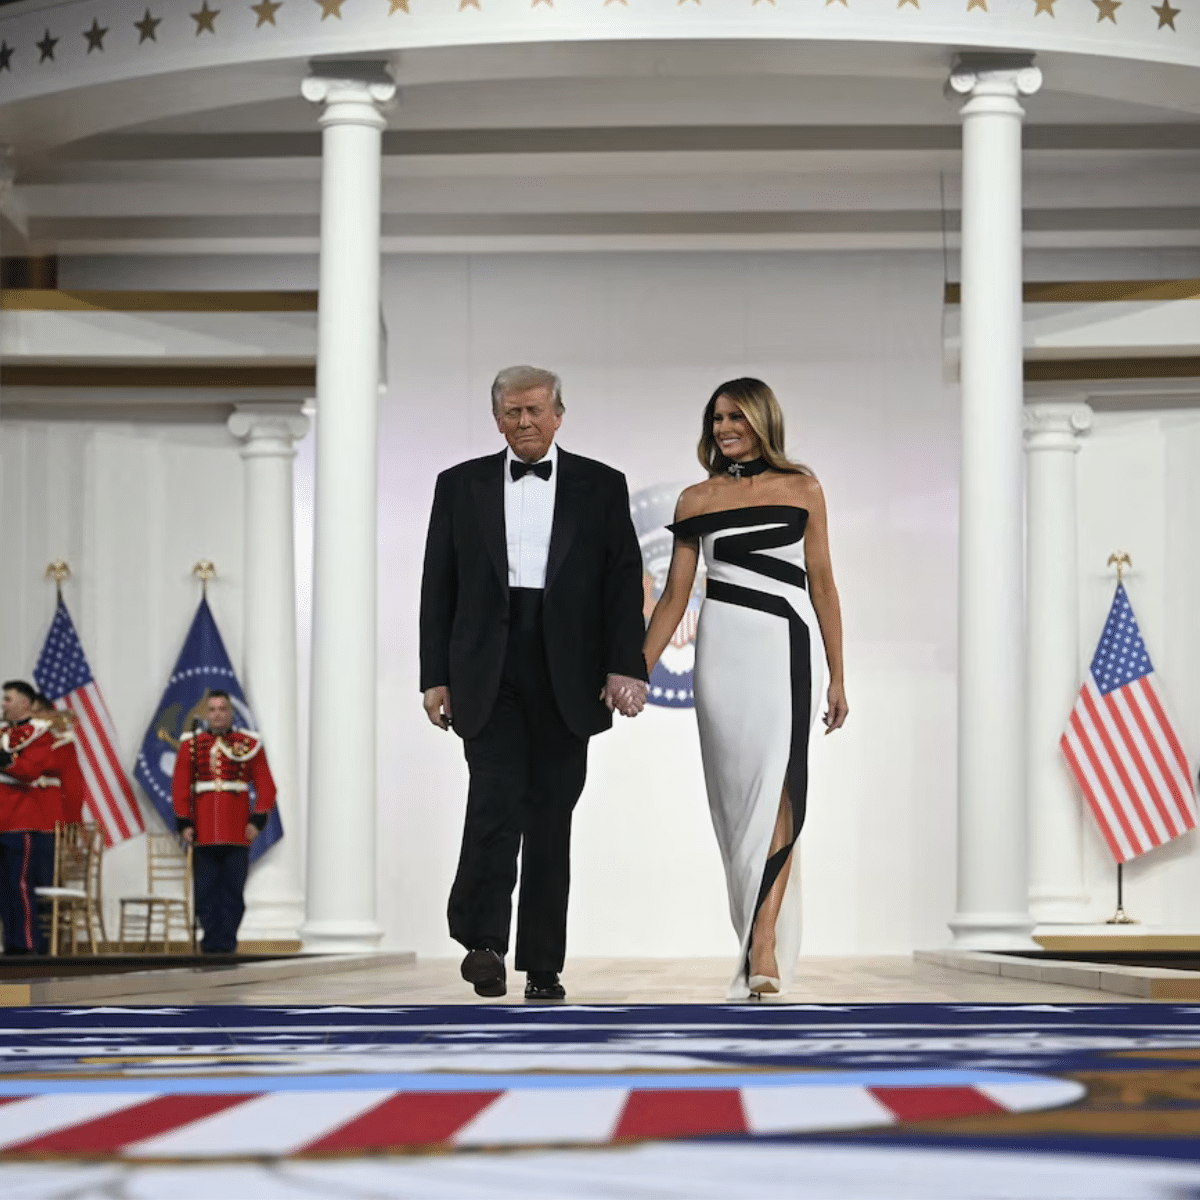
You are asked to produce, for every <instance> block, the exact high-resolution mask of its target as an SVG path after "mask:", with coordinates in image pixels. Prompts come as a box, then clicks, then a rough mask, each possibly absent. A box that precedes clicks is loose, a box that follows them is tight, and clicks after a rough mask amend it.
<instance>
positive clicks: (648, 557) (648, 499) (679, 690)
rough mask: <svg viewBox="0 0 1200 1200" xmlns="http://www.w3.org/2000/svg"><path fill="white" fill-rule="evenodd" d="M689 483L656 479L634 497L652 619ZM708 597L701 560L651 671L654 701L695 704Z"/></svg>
mask: <svg viewBox="0 0 1200 1200" xmlns="http://www.w3.org/2000/svg"><path fill="white" fill-rule="evenodd" d="M687 486H688V485H687V484H686V483H656V484H654V485H653V486H652V487H648V488H643V489H642V490H641V491H639V492H634V494H633V495H632V496H630V498H629V511H630V514H631V515H632V517H633V528H634V529H635V530H636V532H637V535H638V545H639V546H640V547H641V550H642V596H643V612H644V614H645V617H646V619H647V620H649V619H650V614H651V613H652V612H653V611H654V606H655V604H656V603H657V602H658V598H659V597H660V596H661V595H662V592H663V588H664V587H665V586H666V582H667V571H668V570H669V568H670V566H671V551H672V549H673V548H674V545H675V539H674V537H673V536H672V535H671V534H670V532H668V530H667V525H668V524H669V523H670V522H671V521H672V520H674V518H675V501H676V500H677V499H678V498H679V493H680V492H682V491H683V489H684V488H685V487H687ZM703 599H704V564H703V563H701V564H700V567H699V569H698V570H697V572H696V581H695V583H694V584H693V585H692V594H691V597H690V598H689V599H688V606H687V611H686V612H685V613H684V614H683V620H682V621H680V622H679V628H678V629H676V630H675V633H674V636H673V637H672V638H671V640H670V642H668V643H667V648H666V649H665V650H664V651H663V654H662V658H660V659H659V660H658V662H657V663H656V664H655V667H654V670H653V671H652V672H651V674H650V690H649V692H648V694H647V696H646V699H647V701H648V702H649V703H650V704H658V705H662V706H663V707H665V708H692V707H694V705H695V692H694V691H693V688H692V673H693V670H694V668H695V665H696V626H697V623H698V622H699V620H700V604H701V601H702V600H703Z"/></svg>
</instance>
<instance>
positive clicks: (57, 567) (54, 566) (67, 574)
mask: <svg viewBox="0 0 1200 1200" xmlns="http://www.w3.org/2000/svg"><path fill="white" fill-rule="evenodd" d="M42 578H43V579H53V580H54V590H55V591H56V592H57V593H58V597H59V599H61V598H62V585H63V580H64V579H70V578H71V568H70V566H69V565H68V564H67V562H66V561H65V560H64V559H61V558H56V559H55V560H54V561H53V562H52V563H51V564H50V565H49V566H48V567H47V568H46V574H45V575H44V576H43V577H42Z"/></svg>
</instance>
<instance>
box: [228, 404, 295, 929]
mask: <svg viewBox="0 0 1200 1200" xmlns="http://www.w3.org/2000/svg"><path fill="white" fill-rule="evenodd" d="M229 431H230V433H232V434H233V436H234V437H236V438H239V439H240V440H241V442H242V449H241V455H242V461H243V462H244V463H245V482H246V535H245V579H246V587H245V618H244V631H245V632H244V641H245V647H246V651H245V662H244V667H243V672H242V681H243V683H244V684H245V688H246V698H247V700H249V702H250V708H251V710H252V711H253V712H254V716H255V719H256V720H257V721H258V727H259V730H260V731H261V732H262V735H263V744H264V746H265V747H266V751H267V757H268V760H269V762H270V764H271V773H272V774H273V775H274V776H275V784H276V787H277V788H278V797H277V799H276V803H277V804H278V806H279V817H280V820H281V821H282V822H283V838H282V840H281V841H279V842H276V844H275V845H274V846H272V847H271V849H269V850H268V851H267V852H266V854H264V855H263V857H262V858H260V859H259V860H258V861H257V862H256V863H255V865H254V868H253V870H252V871H251V872H250V878H249V881H248V883H247V885H246V917H245V920H244V921H243V922H242V928H241V931H240V934H239V940H240V941H241V942H243V943H244V942H260V943H261V942H271V943H282V944H283V945H281V946H280V947H279V948H280V949H283V948H284V946H286V945H289V944H290V945H293V946H294V945H298V944H299V942H298V939H299V937H300V925H301V922H302V921H303V920H304V873H303V871H304V855H303V847H304V810H303V805H302V804H301V799H300V751H299V743H300V710H299V705H298V699H297V683H296V562H295V533H294V528H293V521H292V459H294V458H295V457H296V442H297V441H299V439H300V438H302V437H303V436H304V435H305V434H306V433H307V432H308V418H307V417H305V416H304V415H303V413H301V412H300V409H299V407H294V408H293V407H290V406H288V405H283V404H273V405H250V404H247V405H238V409H237V411H236V412H235V413H234V414H233V415H232V416H231V417H230V418H229Z"/></svg>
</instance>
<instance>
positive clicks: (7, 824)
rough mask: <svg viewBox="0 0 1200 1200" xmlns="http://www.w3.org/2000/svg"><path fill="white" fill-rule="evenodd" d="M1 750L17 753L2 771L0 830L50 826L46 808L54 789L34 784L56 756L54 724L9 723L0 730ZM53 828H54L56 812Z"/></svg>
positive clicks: (0, 782)
mask: <svg viewBox="0 0 1200 1200" xmlns="http://www.w3.org/2000/svg"><path fill="white" fill-rule="evenodd" d="M0 749H3V750H6V751H7V752H8V753H9V754H11V755H12V756H13V757H12V762H10V763H9V764H8V766H7V767H4V768H3V769H2V770H0V833H19V832H22V831H24V830H30V829H44V828H46V824H45V818H46V814H45V811H44V810H45V809H46V807H47V806H46V792H47V791H49V790H50V789H43V788H35V787H32V786H31V785H32V784H33V781H34V780H35V779H37V778H38V776H39V775H44V774H46V773H47V772H48V771H49V770H50V765H51V761H52V759H53V756H54V750H53V745H52V737H51V733H50V723H49V722H48V721H40V720H30V721H20V722H18V723H17V724H15V725H9V726H8V727H7V728H6V729H5V730H4V732H3V733H0ZM56 807H57V806H56V805H55V808H56ZM50 828H51V829H53V828H54V818H53V815H52V816H51V818H50Z"/></svg>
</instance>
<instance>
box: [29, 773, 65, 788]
mask: <svg viewBox="0 0 1200 1200" xmlns="http://www.w3.org/2000/svg"><path fill="white" fill-rule="evenodd" d="M29 786H30V787H62V780H61V779H55V778H54V776H53V775H39V776H38V777H37V778H36V779H35V780H34V781H33V782H32V783H31V784H30V785H29Z"/></svg>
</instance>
